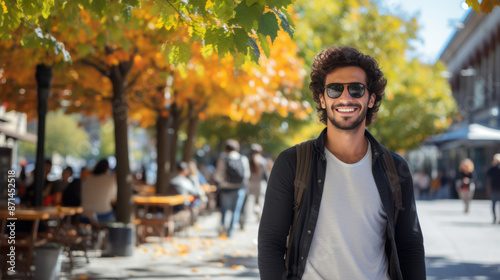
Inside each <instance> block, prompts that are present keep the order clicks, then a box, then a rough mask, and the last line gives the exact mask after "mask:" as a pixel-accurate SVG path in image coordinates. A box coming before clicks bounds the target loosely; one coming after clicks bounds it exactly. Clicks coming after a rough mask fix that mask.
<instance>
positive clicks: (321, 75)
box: [258, 47, 425, 280]
mask: <svg viewBox="0 0 500 280" xmlns="http://www.w3.org/2000/svg"><path fill="white" fill-rule="evenodd" d="M386 84H387V81H386V79H385V78H384V76H383V73H382V71H381V70H380V68H379V66H378V63H377V61H375V60H374V59H373V58H372V57H371V56H368V55H364V54H362V53H360V52H359V51H358V50H356V49H354V48H351V47H330V48H328V49H326V50H323V51H322V52H321V53H320V54H318V55H317V56H316V59H315V61H314V63H313V66H312V70H311V83H310V85H309V88H310V90H311V91H312V93H313V98H314V101H315V102H316V103H317V104H316V108H317V110H318V115H319V118H320V121H321V122H322V123H324V124H326V128H325V129H324V130H323V132H322V133H321V134H320V136H319V137H318V138H317V139H315V140H312V142H311V143H312V149H311V154H310V155H309V156H310V157H311V159H312V164H311V166H310V169H311V176H310V178H309V180H308V182H309V184H308V188H307V191H306V193H305V195H304V197H303V199H302V202H301V207H300V208H299V209H300V212H299V215H298V219H297V220H296V224H295V229H294V234H293V235H290V238H291V242H289V243H288V244H289V248H288V249H287V238H288V235H289V233H290V229H291V225H292V222H293V217H294V213H295V212H294V204H295V203H296V202H297V201H296V200H295V199H294V192H295V187H294V181H295V179H296V168H297V148H296V147H291V148H289V149H287V150H285V151H283V152H282V153H281V154H280V155H279V157H278V158H277V159H276V162H275V164H274V166H273V170H272V172H271V175H270V177H269V181H268V188H267V192H266V199H265V204H264V210H263V213H262V219H261V223H260V227H259V243H258V244H259V245H258V246H259V257H258V261H259V269H260V275H261V279H265V280H267V279H270V280H271V279H272V280H275V279H307V280H315V279H405V280H406V279H425V258H424V247H423V238H422V232H421V230H420V224H419V221H418V217H417V212H416V207H415V199H414V197H413V183H412V179H411V176H410V172H409V170H408V165H407V163H406V162H405V161H404V160H403V158H401V157H400V156H398V155H396V154H394V153H390V152H389V151H387V150H386V149H385V148H383V147H382V145H381V144H379V143H378V142H377V141H376V140H375V138H374V137H373V136H372V135H371V134H370V133H369V132H368V131H367V130H366V126H368V125H370V124H371V123H372V120H373V119H374V118H375V116H376V113H377V111H378V109H379V107H380V104H381V102H382V97H383V96H384V90H385V86H386ZM384 153H388V154H385V155H384ZM389 154H390V155H389ZM385 156H387V157H386V158H390V159H392V161H393V162H394V164H395V166H396V168H395V169H397V173H398V174H397V176H396V177H397V179H396V180H397V181H398V182H399V185H400V194H401V202H402V208H401V211H399V212H395V211H394V209H395V208H396V206H395V202H396V200H395V199H394V197H393V193H392V191H393V189H391V185H390V179H393V178H389V176H387V174H389V173H387V170H385V169H384V168H385V163H384V162H383V158H384V157H385ZM398 194H399V193H398ZM396 204H397V203H396ZM397 208H398V209H400V208H399V207H397ZM287 250H288V253H287ZM286 255H288V257H286V258H285V256H286Z"/></svg>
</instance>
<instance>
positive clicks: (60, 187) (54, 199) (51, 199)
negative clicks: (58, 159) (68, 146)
mask: <svg viewBox="0 0 500 280" xmlns="http://www.w3.org/2000/svg"><path fill="white" fill-rule="evenodd" d="M72 181H73V168H71V167H70V166H68V167H66V168H64V170H63V172H62V177H61V179H60V180H57V181H55V182H54V183H53V184H52V189H51V191H50V194H49V195H48V196H47V197H46V198H45V200H44V202H43V206H58V205H62V196H63V192H64V190H65V189H66V188H67V187H68V185H69V184H70V183H71V182H72Z"/></svg>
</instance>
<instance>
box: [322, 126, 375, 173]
mask: <svg viewBox="0 0 500 280" xmlns="http://www.w3.org/2000/svg"><path fill="white" fill-rule="evenodd" d="M325 147H326V148H327V149H328V150H329V151H330V152H331V153H332V154H333V155H334V156H335V157H337V158H338V159H339V160H341V161H342V162H345V163H349V164H352V163H356V162H358V161H360V160H361V159H362V158H363V157H364V156H365V155H366V150H367V149H368V140H366V138H365V126H364V125H363V126H360V127H359V128H357V129H354V130H349V131H346V130H341V129H338V128H336V127H334V126H333V125H330V124H329V125H328V128H327V132H326V135H325Z"/></svg>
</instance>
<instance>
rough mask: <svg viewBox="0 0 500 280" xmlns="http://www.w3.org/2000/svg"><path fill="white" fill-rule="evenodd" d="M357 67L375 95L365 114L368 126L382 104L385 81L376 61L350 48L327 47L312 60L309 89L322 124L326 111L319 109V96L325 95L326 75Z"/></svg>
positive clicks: (324, 121)
mask: <svg viewBox="0 0 500 280" xmlns="http://www.w3.org/2000/svg"><path fill="white" fill-rule="evenodd" d="M346 66H358V67H360V68H361V69H363V70H364V71H365V73H366V80H367V81H366V85H367V86H368V89H369V91H370V94H372V93H373V94H375V104H374V105H373V107H372V108H368V111H367V114H366V125H367V126H368V125H370V124H371V123H372V121H373V120H374V118H375V117H376V114H377V112H378V109H379V107H380V104H381V103H382V97H383V96H384V90H385V86H386V85H387V80H386V79H385V78H384V73H382V71H381V70H380V68H379V66H378V63H377V61H376V60H375V59H374V58H373V57H371V56H369V55H365V54H362V53H361V52H360V51H358V50H357V49H355V48H352V47H329V48H328V49H325V50H323V51H321V52H320V53H319V54H318V55H317V56H316V58H315V59H314V62H313V65H312V67H311V83H310V84H309V89H310V90H311V92H312V93H313V99H314V101H315V102H316V109H317V110H318V116H319V119H320V121H321V122H322V123H324V124H326V121H327V115H326V109H323V108H321V101H320V98H319V97H320V96H321V95H323V94H324V93H325V79H326V75H328V74H329V73H331V72H332V71H333V70H335V69H337V68H340V67H346Z"/></svg>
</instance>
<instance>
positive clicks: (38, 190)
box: [34, 64, 53, 206]
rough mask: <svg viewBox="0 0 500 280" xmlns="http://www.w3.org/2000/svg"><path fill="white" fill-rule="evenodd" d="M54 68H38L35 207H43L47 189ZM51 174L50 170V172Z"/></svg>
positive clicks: (43, 65) (42, 66) (36, 75)
mask: <svg viewBox="0 0 500 280" xmlns="http://www.w3.org/2000/svg"><path fill="white" fill-rule="evenodd" d="M52 77H53V75H52V66H47V65H45V64H38V65H37V66H36V73H35V78H36V83H37V96H38V97H37V98H38V130H37V136H38V139H37V146H36V165H35V166H36V168H35V180H34V182H35V205H34V206H42V192H43V189H44V187H45V178H44V177H43V174H44V168H45V116H46V115H47V103H48V100H49V95H50V85H51V83H52ZM48 172H50V170H48Z"/></svg>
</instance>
